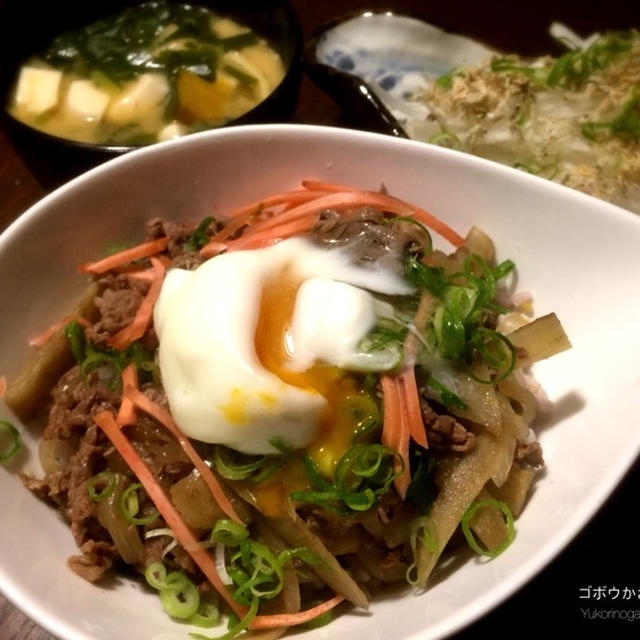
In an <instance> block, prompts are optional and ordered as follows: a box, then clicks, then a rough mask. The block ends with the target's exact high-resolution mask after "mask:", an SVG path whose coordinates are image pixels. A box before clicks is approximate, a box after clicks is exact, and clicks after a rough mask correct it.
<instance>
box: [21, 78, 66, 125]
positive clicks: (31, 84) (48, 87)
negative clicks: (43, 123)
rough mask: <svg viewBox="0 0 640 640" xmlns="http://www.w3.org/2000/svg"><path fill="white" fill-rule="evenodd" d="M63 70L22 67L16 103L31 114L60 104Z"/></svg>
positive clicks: (42, 111)
mask: <svg viewBox="0 0 640 640" xmlns="http://www.w3.org/2000/svg"><path fill="white" fill-rule="evenodd" d="M61 81H62V71H57V70H55V69H40V68H38V67H22V70H21V71H20V77H19V78H18V86H17V89H16V98H15V102H16V105H17V106H18V107H20V108H22V109H24V110H25V111H27V112H28V113H30V114H34V115H39V114H41V113H44V112H45V111H49V110H50V109H53V108H54V107H55V106H56V105H57V104H58V94H59V92H60V82H61Z"/></svg>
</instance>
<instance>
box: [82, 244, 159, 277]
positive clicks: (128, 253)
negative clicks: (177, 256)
mask: <svg viewBox="0 0 640 640" xmlns="http://www.w3.org/2000/svg"><path fill="white" fill-rule="evenodd" d="M167 244H169V238H158V239H157V240H152V241H151V242H144V243H142V244H138V245H136V246H135V247H129V248H128V249H125V250H124V251H119V252H118V253H114V254H113V255H111V256H107V257H106V258H102V260H97V261H96V262H86V263H84V264H81V265H80V266H79V267H78V270H79V271H80V273H91V274H93V275H100V274H101V273H106V272H107V271H110V270H111V269H115V268H116V267H121V266H122V265H124V264H128V263H129V262H133V261H134V260H140V258H149V257H151V256H153V255H155V254H156V253H160V252H161V251H164V249H166V247H167Z"/></svg>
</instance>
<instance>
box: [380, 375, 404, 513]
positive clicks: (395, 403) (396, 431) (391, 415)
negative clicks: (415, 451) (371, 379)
mask: <svg viewBox="0 0 640 640" xmlns="http://www.w3.org/2000/svg"><path fill="white" fill-rule="evenodd" d="M380 383H381V385H382V399H383V405H384V406H383V423H382V444H384V445H385V446H387V447H389V448H390V449H393V450H394V451H397V452H398V454H400V457H401V458H402V461H403V462H404V470H403V471H402V474H401V475H399V476H398V477H397V478H396V479H395V480H394V482H393V484H394V486H395V488H396V489H397V491H398V494H399V495H400V497H401V498H402V499H403V500H404V497H405V495H406V493H407V489H408V487H409V484H410V483H411V470H410V468H409V439H410V434H409V424H408V420H407V416H406V414H405V410H404V408H403V405H402V400H401V393H400V387H399V385H398V379H397V378H396V377H394V376H391V375H389V374H383V375H382V376H380ZM399 466H400V465H399V463H397V464H396V469H397V468H398V467H399Z"/></svg>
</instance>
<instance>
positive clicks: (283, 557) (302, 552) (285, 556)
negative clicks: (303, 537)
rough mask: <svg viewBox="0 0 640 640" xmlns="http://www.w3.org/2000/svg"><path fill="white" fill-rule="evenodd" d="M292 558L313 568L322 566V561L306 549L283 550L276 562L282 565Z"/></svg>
mask: <svg viewBox="0 0 640 640" xmlns="http://www.w3.org/2000/svg"><path fill="white" fill-rule="evenodd" d="M292 558H298V559H299V560H302V562H305V563H306V564H310V565H313V566H317V565H320V564H324V560H321V559H320V558H319V557H318V556H317V555H316V554H315V553H311V551H309V549H307V547H296V548H295V549H285V550H284V551H281V552H280V553H279V554H278V562H279V563H280V564H281V565H284V564H285V563H286V562H288V561H289V560H291V559H292Z"/></svg>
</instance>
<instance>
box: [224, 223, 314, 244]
mask: <svg viewBox="0 0 640 640" xmlns="http://www.w3.org/2000/svg"><path fill="white" fill-rule="evenodd" d="M314 224H315V219H314V218H312V217H311V216H307V217H306V218H302V219H300V220H294V221H293V222H290V223H289V224H283V225H282V226H279V227H273V228H272V229H267V230H266V231H256V232H251V231H249V232H248V233H247V234H245V235H243V236H241V237H240V238H238V239H236V240H231V242H229V243H227V249H228V250H229V251H238V250H241V249H257V248H260V247H265V246H268V245H269V244H273V243H274V242H276V241H278V240H284V239H285V238H289V237H291V236H294V235H297V234H300V233H305V232H306V231H309V229H311V227H313V225H314Z"/></svg>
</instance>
